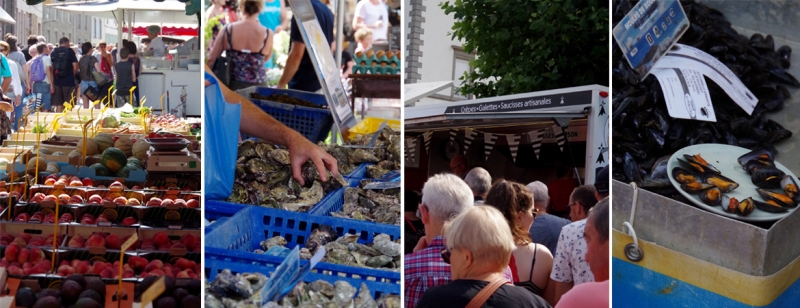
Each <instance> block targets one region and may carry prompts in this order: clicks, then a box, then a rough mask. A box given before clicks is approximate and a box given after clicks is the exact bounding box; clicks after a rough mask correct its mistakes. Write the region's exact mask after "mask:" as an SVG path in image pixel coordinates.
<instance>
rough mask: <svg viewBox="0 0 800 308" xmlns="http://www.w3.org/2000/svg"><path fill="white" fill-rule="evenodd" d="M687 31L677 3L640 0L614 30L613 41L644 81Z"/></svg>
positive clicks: (685, 22)
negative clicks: (615, 41) (614, 40)
mask: <svg viewBox="0 0 800 308" xmlns="http://www.w3.org/2000/svg"><path fill="white" fill-rule="evenodd" d="M688 29H689V19H688V18H687V17H686V13H684V11H683V7H682V6H681V4H680V2H679V1H678V0H642V1H639V3H637V4H636V5H635V6H634V7H633V9H631V11H630V12H628V15H625V17H624V18H622V21H620V22H619V24H617V26H616V27H614V30H613V34H614V39H616V40H617V45H619V48H621V49H622V53H624V54H625V59H627V60H628V64H630V65H631V68H633V70H635V71H636V72H638V73H639V75H640V76H641V77H642V79H644V78H645V77H647V75H648V74H649V73H650V70H651V69H652V68H653V66H654V65H655V64H656V62H658V60H659V59H661V57H663V56H664V54H666V53H667V51H668V50H669V49H670V48H671V47H672V45H674V44H675V43H676V42H678V39H679V38H680V37H681V36H682V35H683V33H685V32H686V30H688Z"/></svg>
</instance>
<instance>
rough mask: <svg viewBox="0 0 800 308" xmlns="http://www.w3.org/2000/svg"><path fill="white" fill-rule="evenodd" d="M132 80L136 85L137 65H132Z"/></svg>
mask: <svg viewBox="0 0 800 308" xmlns="http://www.w3.org/2000/svg"><path fill="white" fill-rule="evenodd" d="M131 78H133V82H134V83H136V65H135V64H131Z"/></svg>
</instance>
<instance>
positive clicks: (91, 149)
mask: <svg viewBox="0 0 800 308" xmlns="http://www.w3.org/2000/svg"><path fill="white" fill-rule="evenodd" d="M84 140H86V155H87V156H88V155H94V154H97V153H100V150H99V148H98V144H97V142H95V140H94V139H92V138H81V140H80V141H78V146H77V147H76V150H78V152H81V153H83V142H84Z"/></svg>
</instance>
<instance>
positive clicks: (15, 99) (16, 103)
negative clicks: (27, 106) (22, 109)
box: [14, 95, 22, 106]
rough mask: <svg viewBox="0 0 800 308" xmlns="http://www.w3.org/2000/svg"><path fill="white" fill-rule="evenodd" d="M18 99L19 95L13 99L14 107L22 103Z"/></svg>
mask: <svg viewBox="0 0 800 308" xmlns="http://www.w3.org/2000/svg"><path fill="white" fill-rule="evenodd" d="M19 97H20V95H17V97H16V98H14V106H19V104H20V103H22V100H20V98H19Z"/></svg>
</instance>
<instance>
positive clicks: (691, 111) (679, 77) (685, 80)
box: [650, 68, 717, 122]
mask: <svg viewBox="0 0 800 308" xmlns="http://www.w3.org/2000/svg"><path fill="white" fill-rule="evenodd" d="M650 73H651V74H653V76H656V78H658V82H659V83H660V84H661V90H662V91H663V92H664V100H665V101H666V103H667V111H668V112H669V115H670V116H671V117H673V118H679V119H689V120H699V121H708V122H716V121H717V117H716V115H715V114H714V106H713V105H712V104H711V96H710V95H709V93H708V85H707V84H706V80H705V78H703V74H701V73H700V72H698V71H693V70H686V69H683V70H682V69H677V68H669V69H654V70H652V71H650Z"/></svg>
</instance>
